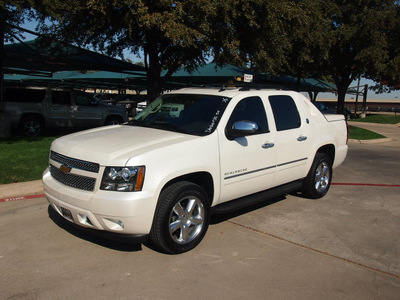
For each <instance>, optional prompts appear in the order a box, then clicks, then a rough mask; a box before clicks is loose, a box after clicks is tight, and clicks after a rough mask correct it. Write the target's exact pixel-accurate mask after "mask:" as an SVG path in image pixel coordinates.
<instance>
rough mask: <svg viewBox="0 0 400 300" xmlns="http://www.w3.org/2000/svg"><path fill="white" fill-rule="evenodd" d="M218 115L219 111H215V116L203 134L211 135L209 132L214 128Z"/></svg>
mask: <svg viewBox="0 0 400 300" xmlns="http://www.w3.org/2000/svg"><path fill="white" fill-rule="evenodd" d="M219 115H220V111H219V110H217V111H216V112H215V116H214V117H213V118H212V120H211V124H210V126H208V128H207V129H206V131H205V133H211V132H212V131H213V130H214V127H215V124H216V123H217V121H218V117H219Z"/></svg>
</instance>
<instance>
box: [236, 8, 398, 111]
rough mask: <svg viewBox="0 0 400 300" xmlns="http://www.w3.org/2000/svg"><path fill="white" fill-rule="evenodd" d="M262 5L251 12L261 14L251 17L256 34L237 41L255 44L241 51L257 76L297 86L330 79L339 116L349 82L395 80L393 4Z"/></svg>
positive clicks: (246, 29) (396, 62)
mask: <svg viewBox="0 0 400 300" xmlns="http://www.w3.org/2000/svg"><path fill="white" fill-rule="evenodd" d="M265 2H268V3H265V4H264V7H263V8H262V9H260V10H255V12H256V13H258V14H260V13H261V15H258V16H256V17H255V19H257V20H259V21H258V22H257V24H258V27H259V28H258V30H257V32H253V33H248V32H251V30H250V28H246V26H244V27H243V28H245V29H244V32H247V33H246V34H245V36H244V38H241V41H246V42H248V40H246V38H249V39H251V40H254V41H256V42H254V43H252V42H250V43H249V45H250V47H248V48H241V49H243V50H245V51H246V52H247V56H248V58H249V59H250V61H251V63H252V66H253V67H255V68H256V69H257V70H259V71H264V72H272V73H278V74H286V75H292V76H295V77H297V78H298V81H299V80H300V78H302V77H320V78H325V79H331V80H332V81H333V82H334V83H335V84H336V86H337V88H338V112H339V113H343V111H344V100H345V95H346V92H347V89H348V87H349V85H350V84H351V82H352V81H353V80H354V79H356V78H358V77H359V76H364V77H367V78H371V79H374V80H379V79H382V78H388V79H391V78H392V80H393V77H396V76H395V75H398V74H399V69H400V68H399V61H400V59H399V54H400V51H399V49H400V47H399V40H400V39H399V32H400V30H399V21H398V20H399V4H398V3H399V2H398V1H395V0H392V1H389V0H383V1H379V0H359V1H353V0H302V1H293V0H280V1H265ZM263 17H264V19H263ZM239 32H240V30H239ZM252 34H254V36H253V35H252ZM265 37H266V38H265ZM242 44H243V43H242ZM275 61H277V62H275Z"/></svg>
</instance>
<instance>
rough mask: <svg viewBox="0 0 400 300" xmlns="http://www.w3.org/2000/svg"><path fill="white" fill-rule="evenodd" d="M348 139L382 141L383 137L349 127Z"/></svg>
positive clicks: (365, 130)
mask: <svg viewBox="0 0 400 300" xmlns="http://www.w3.org/2000/svg"><path fill="white" fill-rule="evenodd" d="M349 138H351V139H355V140H373V139H382V138H385V136H383V135H381V134H379V133H376V132H373V131H370V130H367V129H363V128H360V127H355V126H349Z"/></svg>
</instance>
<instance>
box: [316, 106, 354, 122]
mask: <svg viewBox="0 0 400 300" xmlns="http://www.w3.org/2000/svg"><path fill="white" fill-rule="evenodd" d="M313 103H314V105H315V106H316V107H317V108H318V109H319V111H320V112H322V113H323V114H324V115H327V114H336V111H337V110H336V107H335V106H332V104H326V103H324V102H313ZM344 116H345V118H346V120H350V119H351V111H350V110H349V109H347V108H345V109H344Z"/></svg>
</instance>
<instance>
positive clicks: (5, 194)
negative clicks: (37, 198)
mask: <svg viewBox="0 0 400 300" xmlns="http://www.w3.org/2000/svg"><path fill="white" fill-rule="evenodd" d="M37 194H43V184H42V180H41V179H40V180H34V181H26V182H17V183H8V184H0V199H8V198H14V197H22V196H26V195H37Z"/></svg>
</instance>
